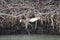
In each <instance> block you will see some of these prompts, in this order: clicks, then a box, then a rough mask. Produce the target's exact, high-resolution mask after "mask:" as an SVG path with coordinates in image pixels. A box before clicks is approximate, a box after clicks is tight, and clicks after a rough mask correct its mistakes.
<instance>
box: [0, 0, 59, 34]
mask: <svg viewBox="0 0 60 40" xmlns="http://www.w3.org/2000/svg"><path fill="white" fill-rule="evenodd" d="M34 17H40V19H39V20H37V21H36V22H33V23H31V22H29V21H27V20H26V19H31V18H34ZM20 19H23V21H25V22H22V23H20ZM27 22H28V27H27V28H26V24H27ZM0 34H60V0H0Z"/></svg>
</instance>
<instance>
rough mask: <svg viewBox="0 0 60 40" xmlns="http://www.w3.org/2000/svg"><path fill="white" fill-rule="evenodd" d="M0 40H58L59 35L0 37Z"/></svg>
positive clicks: (59, 38) (59, 39)
mask: <svg viewBox="0 0 60 40" xmlns="http://www.w3.org/2000/svg"><path fill="white" fill-rule="evenodd" d="M0 40H60V36H59V35H0Z"/></svg>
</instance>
